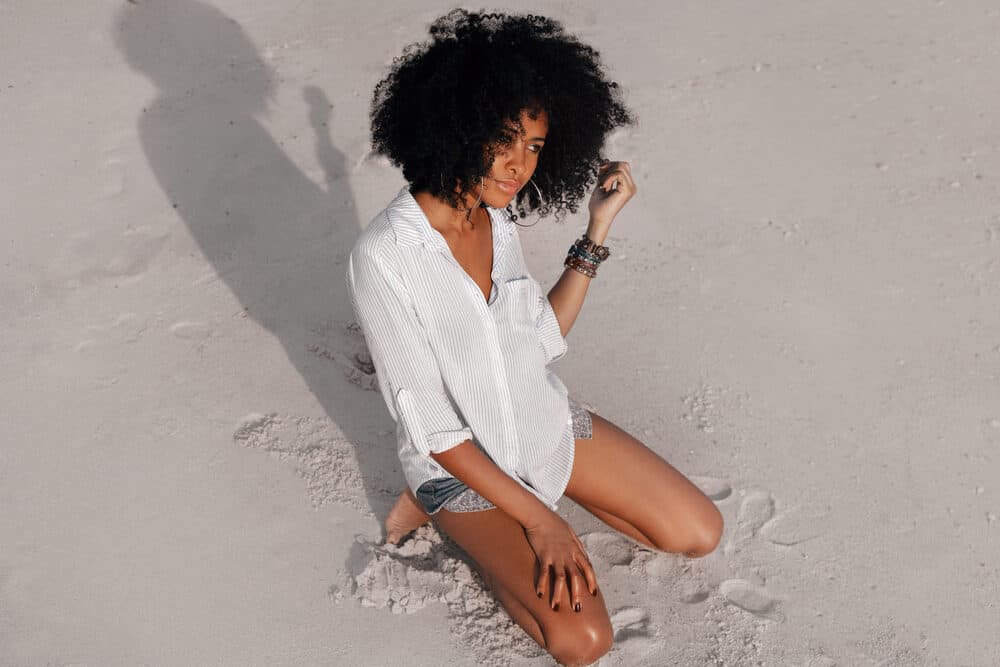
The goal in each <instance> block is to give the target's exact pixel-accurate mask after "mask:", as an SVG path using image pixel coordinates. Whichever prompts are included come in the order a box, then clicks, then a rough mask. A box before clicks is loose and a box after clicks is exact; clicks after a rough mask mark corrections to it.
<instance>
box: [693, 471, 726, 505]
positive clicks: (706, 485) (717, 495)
mask: <svg viewBox="0 0 1000 667" xmlns="http://www.w3.org/2000/svg"><path fill="white" fill-rule="evenodd" d="M689 479H690V480H691V481H692V482H694V484H695V486H697V487H698V488H699V489H701V492H702V493H704V494H705V495H706V496H708V498H709V500H712V501H715V502H719V501H720V500H725V499H726V498H728V497H730V496H731V495H732V494H733V487H732V486H730V484H729V482H727V481H726V480H724V479H719V478H718V477H701V476H698V475H692V476H691V477H689Z"/></svg>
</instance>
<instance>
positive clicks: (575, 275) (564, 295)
mask: <svg viewBox="0 0 1000 667" xmlns="http://www.w3.org/2000/svg"><path fill="white" fill-rule="evenodd" d="M635 193H636V187H635V181H633V180H632V172H631V168H630V167H629V164H628V162H606V163H605V164H603V165H601V166H600V167H599V170H598V177H597V187H595V188H594V192H593V193H592V194H591V196H590V204H589V205H588V207H587V208H588V210H589V212H590V222H589V223H588V224H587V236H588V237H589V238H590V240H591V241H593V242H594V243H597V244H598V245H604V240H605V239H606V238H607V236H608V230H609V229H610V228H611V223H612V222H613V221H614V219H615V216H616V215H618V212H619V211H621V210H622V207H623V206H625V204H626V202H628V200H629V199H631V198H632V196H633V195H635ZM591 280H593V279H592V278H590V277H589V276H587V275H585V274H583V273H581V272H580V271H577V270H576V269H574V268H570V267H567V268H566V269H565V270H564V271H563V272H562V275H561V276H559V280H557V281H556V284H555V285H553V286H552V289H550V290H549V294H548V298H549V303H550V304H551V305H552V310H553V311H554V312H555V315H556V319H557V320H559V329H560V331H561V332H562V335H563V336H564V337H565V336H566V334H568V333H569V330H570V329H572V328H573V323H574V322H575V321H576V316H577V315H579V314H580V308H581V307H582V306H583V300H584V298H585V297H586V296H587V288H588V287H590V281H591Z"/></svg>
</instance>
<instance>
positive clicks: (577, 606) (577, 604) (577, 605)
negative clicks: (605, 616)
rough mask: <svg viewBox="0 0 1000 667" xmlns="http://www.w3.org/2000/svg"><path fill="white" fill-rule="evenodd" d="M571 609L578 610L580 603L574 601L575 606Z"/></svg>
mask: <svg viewBox="0 0 1000 667" xmlns="http://www.w3.org/2000/svg"><path fill="white" fill-rule="evenodd" d="M573 609H575V610H577V611H580V603H579V602H577V603H576V606H575V607H573Z"/></svg>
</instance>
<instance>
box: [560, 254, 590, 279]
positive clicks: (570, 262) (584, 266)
mask: <svg viewBox="0 0 1000 667" xmlns="http://www.w3.org/2000/svg"><path fill="white" fill-rule="evenodd" d="M563 266H565V267H568V268H571V269H576V270H577V271H579V272H580V273H582V274H584V275H585V276H588V277H590V278H593V277H594V276H596V275H597V267H596V266H594V265H593V264H591V263H589V262H587V261H585V260H582V259H580V258H579V257H573V256H572V255H567V256H566V261H565V262H563Z"/></svg>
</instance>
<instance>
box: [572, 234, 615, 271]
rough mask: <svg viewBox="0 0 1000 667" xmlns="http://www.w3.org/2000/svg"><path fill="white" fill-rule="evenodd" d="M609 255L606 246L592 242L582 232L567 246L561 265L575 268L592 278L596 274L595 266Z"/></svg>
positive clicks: (609, 251) (609, 252)
mask: <svg viewBox="0 0 1000 667" xmlns="http://www.w3.org/2000/svg"><path fill="white" fill-rule="evenodd" d="M610 255H611V250H609V249H608V247H607V246H602V245H599V244H597V243H594V242H593V241H591V240H590V238H589V237H588V236H587V235H586V234H583V235H582V236H580V238H578V239H577V240H576V241H575V242H574V243H573V245H571V246H570V247H569V252H568V254H567V255H566V261H564V262H563V266H566V267H569V268H572V269H576V270H577V271H579V272H580V273H582V274H584V275H586V276H588V277H590V278H593V277H594V276H596V275H597V267H598V266H600V265H601V262H603V261H604V260H605V259H607V258H608V257H609V256H610Z"/></svg>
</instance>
